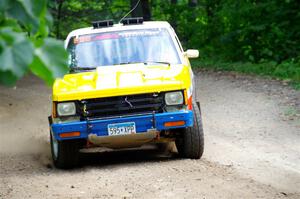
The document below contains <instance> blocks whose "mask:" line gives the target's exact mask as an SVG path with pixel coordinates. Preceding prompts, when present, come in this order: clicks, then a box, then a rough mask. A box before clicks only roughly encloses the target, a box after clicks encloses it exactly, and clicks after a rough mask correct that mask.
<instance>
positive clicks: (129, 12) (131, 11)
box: [119, 0, 141, 23]
mask: <svg viewBox="0 0 300 199" xmlns="http://www.w3.org/2000/svg"><path fill="white" fill-rule="evenodd" d="M140 1H141V0H139V1H138V2H137V3H136V4H135V6H134V7H133V8H132V9H131V10H130V11H129V12H128V13H126V15H125V16H124V17H122V19H120V21H119V23H121V21H122V20H123V19H125V18H126V17H127V16H128V15H129V14H130V13H131V12H132V11H134V10H135V9H136V8H137V6H138V5H139V3H140Z"/></svg>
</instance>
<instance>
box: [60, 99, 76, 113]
mask: <svg viewBox="0 0 300 199" xmlns="http://www.w3.org/2000/svg"><path fill="white" fill-rule="evenodd" d="M57 113H58V115H59V116H70V115H75V114H76V106H75V103H74V102H62V103H58V104H57Z"/></svg>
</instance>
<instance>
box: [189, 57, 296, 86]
mask: <svg viewBox="0 0 300 199" xmlns="http://www.w3.org/2000/svg"><path fill="white" fill-rule="evenodd" d="M191 64H192V66H193V67H194V68H207V69H213V70H220V71H237V72H240V73H245V74H254V75H261V76H266V77H272V78H274V77H275V78H278V79H281V80H286V81H288V82H290V84H291V85H293V86H294V88H296V89H300V63H299V62H298V63H297V62H293V61H285V62H282V63H281V64H277V63H276V62H272V61H269V62H264V63H258V64H256V63H251V62H224V61H223V60H216V59H213V60H212V59H196V60H192V61H191Z"/></svg>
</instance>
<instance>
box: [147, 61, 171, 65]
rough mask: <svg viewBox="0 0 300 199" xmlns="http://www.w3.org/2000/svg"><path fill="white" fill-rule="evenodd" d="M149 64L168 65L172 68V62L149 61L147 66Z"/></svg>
mask: <svg viewBox="0 0 300 199" xmlns="http://www.w3.org/2000/svg"><path fill="white" fill-rule="evenodd" d="M148 63H157V64H166V65H168V66H171V63H170V62H165V61H147V62H146V64H148Z"/></svg>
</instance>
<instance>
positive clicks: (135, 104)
mask: <svg viewBox="0 0 300 199" xmlns="http://www.w3.org/2000/svg"><path fill="white" fill-rule="evenodd" d="M163 106H164V98H163V94H162V93H150V94H141V95H128V96H118V97H108V98H98V99H89V100H82V101H80V102H79V112H80V115H81V116H82V117H84V118H103V117H115V116H123V115H133V114H134V115H135V114H144V113H153V112H155V113H160V112H163Z"/></svg>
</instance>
